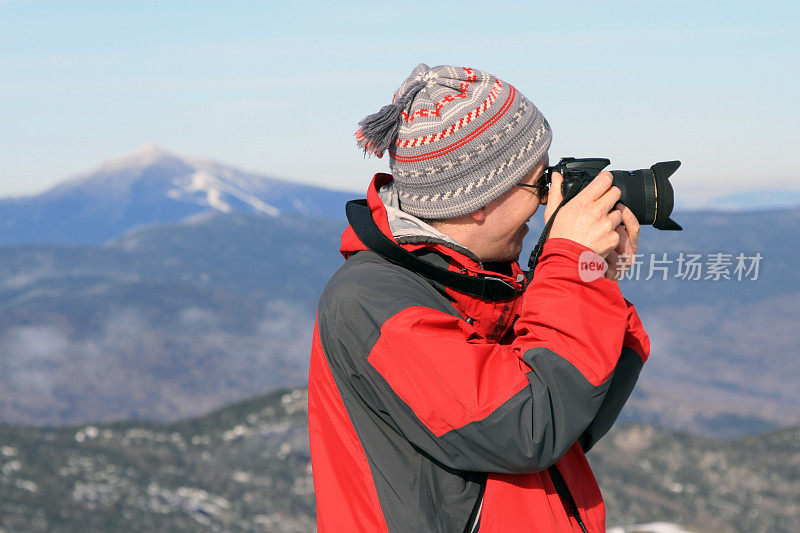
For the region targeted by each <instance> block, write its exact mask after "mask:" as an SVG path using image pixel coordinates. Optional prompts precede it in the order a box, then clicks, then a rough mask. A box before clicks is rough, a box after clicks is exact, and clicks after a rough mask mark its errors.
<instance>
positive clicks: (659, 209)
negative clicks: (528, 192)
mask: <svg viewBox="0 0 800 533" xmlns="http://www.w3.org/2000/svg"><path fill="white" fill-rule="evenodd" d="M609 164H611V161H609V160H608V159H604V158H583V159H577V158H574V157H564V158H562V159H561V161H559V162H558V164H557V165H553V166H551V167H548V168H547V170H546V171H545V175H544V176H543V180H544V181H543V185H546V186H549V185H550V176H551V173H552V172H558V173H559V174H561V175H562V176H563V177H564V181H563V183H562V185H561V193H562V195H563V197H564V201H569V199H571V198H572V197H574V196H575V195H576V194H578V192H580V191H581V190H582V189H583V188H584V187H586V186H587V185H588V184H589V183H590V182H591V181H592V180H593V179H594V178H595V177H596V176H597V175H598V174H599V173H600V172H601V171H602V170H603V169H604V168H606V167H607V166H608V165H609ZM679 166H681V162H680V161H662V162H660V163H656V164H654V165H653V166H652V167H650V168H646V169H640V170H612V171H611V175H612V176H614V181H613V185H614V186H615V187H619V190H620V191H621V192H622V196H620V199H619V202H620V203H622V204H623V205H626V206H627V207H628V208H629V209H630V210H631V211H632V212H633V214H634V215H635V216H636V219H637V220H638V221H639V223H640V224H642V225H652V226H653V227H654V228H656V229H660V230H682V229H683V228H682V227H681V226H680V225H679V224H678V223H677V222H675V221H674V220H672V219H671V218H670V215H671V214H672V208H673V207H674V197H673V190H672V184H671V183H670V182H669V177H670V176H671V175H672V174H673V173H674V172H675V171H676V170H677V169H678V167H679Z"/></svg>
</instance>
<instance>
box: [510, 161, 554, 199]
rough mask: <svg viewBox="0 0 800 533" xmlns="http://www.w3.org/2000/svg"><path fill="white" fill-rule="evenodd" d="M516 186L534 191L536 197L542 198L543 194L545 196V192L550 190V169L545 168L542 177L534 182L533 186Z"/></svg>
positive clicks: (521, 184) (519, 184) (524, 184)
mask: <svg viewBox="0 0 800 533" xmlns="http://www.w3.org/2000/svg"><path fill="white" fill-rule="evenodd" d="M517 186H519V187H526V188H528V189H533V190H534V191H536V196H538V197H539V198H542V197H543V196H544V195H545V194H547V191H548V190H550V167H547V168H546V169H545V170H544V172H543V173H542V176H541V177H540V178H539V179H538V180H536V183H534V184H533V185H528V184H527V183H517Z"/></svg>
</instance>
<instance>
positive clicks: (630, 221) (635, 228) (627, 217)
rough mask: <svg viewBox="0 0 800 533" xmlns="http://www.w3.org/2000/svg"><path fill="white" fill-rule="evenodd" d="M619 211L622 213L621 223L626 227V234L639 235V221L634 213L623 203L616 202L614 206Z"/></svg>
mask: <svg viewBox="0 0 800 533" xmlns="http://www.w3.org/2000/svg"><path fill="white" fill-rule="evenodd" d="M616 208H617V209H618V210H619V211H620V213H622V223H623V224H625V227H626V228H627V229H628V234H629V235H631V236H632V237H633V236H638V235H639V229H640V226H639V221H638V220H637V219H636V215H634V214H633V211H631V209H630V208H629V207H628V206H627V205H624V204H617V207H616Z"/></svg>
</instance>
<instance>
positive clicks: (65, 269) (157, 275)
mask: <svg viewBox="0 0 800 533" xmlns="http://www.w3.org/2000/svg"><path fill="white" fill-rule="evenodd" d="M676 219H677V220H678V221H679V222H680V223H681V224H683V225H684V226H685V227H686V230H685V231H683V232H657V231H654V230H652V228H650V229H646V230H644V231H643V233H642V238H641V245H640V251H641V252H642V253H644V254H651V253H655V254H656V257H657V258H660V257H661V254H664V253H665V254H667V256H668V259H669V260H672V261H673V263H672V264H671V265H670V267H669V268H670V270H669V272H668V274H669V275H668V278H669V279H668V280H666V281H662V280H661V279H660V278H661V276H660V274H659V273H656V274H655V275H654V277H653V279H650V280H649V281H648V280H646V279H645V278H646V277H647V275H648V271H647V266H648V263H647V259H645V260H643V261H642V263H643V265H642V268H643V270H642V272H641V276H640V279H639V280H638V281H637V280H627V281H623V282H622V290H623V294H624V295H625V296H626V297H627V298H628V299H629V300H630V301H632V302H633V303H634V304H635V305H636V307H637V309H638V310H639V312H640V315H641V317H642V320H643V322H644V325H645V327H646V329H647V331H648V332H649V333H650V337H651V340H652V355H651V358H650V360H649V361H648V363H647V365H646V366H645V369H644V371H643V373H642V377H641V379H640V383H639V386H638V387H637V389H636V391H635V392H634V396H633V398H632V400H631V401H630V402H629V404H628V406H627V407H626V409H625V410H624V411H623V415H622V418H623V420H624V421H625V422H628V423H631V422H645V423H650V424H656V425H663V426H667V427H671V428H675V429H681V430H686V431H691V432H693V433H696V434H702V435H709V436H718V437H729V436H736V435H743V434H748V433H758V432H763V431H766V430H769V429H773V428H779V427H785V426H789V425H795V424H800V396H798V395H797V393H796V385H795V384H796V383H797V382H798V381H800V357H798V355H800V328H797V324H798V321H800V304H798V302H800V270H798V269H797V268H796V265H797V264H798V263H800V250H798V249H797V247H795V246H791V245H790V243H794V242H800V209H794V210H775V211H768V212H762V213H720V212H692V213H679V214H678V215H677V216H676ZM343 227H344V223H343V222H333V221H326V220H324V219H311V218H307V217H303V216H299V215H297V216H283V217H270V216H261V215H255V214H245V213H231V214H225V213H219V212H206V213H203V214H199V215H195V216H193V217H190V218H189V219H187V220H186V221H184V222H182V223H173V224H166V225H160V226H151V227H146V228H141V229H137V230H133V231H131V232H129V233H127V234H125V235H124V236H122V237H119V238H117V239H114V240H113V241H111V242H110V243H109V244H108V245H106V246H103V247H96V246H46V245H37V246H6V247H0V346H2V348H3V349H2V351H0V420H2V421H5V422H11V423H20V424H63V423H81V422H87V421H102V420H104V421H108V420H119V419H127V418H133V419H155V420H160V421H172V420H176V419H179V418H184V417H188V416H197V415H200V414H202V413H204V412H208V411H209V410H211V409H214V408H217V407H219V406H221V405H225V404H227V403H230V402H232V401H236V400H240V399H242V398H246V397H249V396H253V395H255V394H259V393H263V392H267V391H269V390H273V389H275V388H278V387H284V386H295V385H303V384H305V382H306V376H307V371H308V349H309V344H310V338H311V328H312V326H313V319H314V310H315V305H316V302H317V299H318V296H319V294H320V292H321V291H322V287H323V286H324V284H325V283H326V282H327V280H328V278H329V277H330V276H331V274H332V273H333V272H334V271H335V270H336V269H337V268H339V266H340V265H341V263H342V258H341V256H340V255H339V254H338V252H337V250H338V246H339V236H340V233H341V230H342V229H343ZM537 233H538V232H537V231H536V229H532V231H531V234H532V235H533V237H535V236H536V234H537ZM681 252H684V253H692V252H696V253H698V254H707V253H711V252H726V253H731V254H736V253H738V252H746V253H747V254H754V253H761V254H762V255H763V261H762V263H761V268H760V272H759V276H758V279H757V280H745V279H743V280H741V281H737V280H736V279H735V276H734V277H733V279H729V280H724V279H721V280H719V281H713V280H702V279H701V280H698V281H693V280H684V279H679V278H676V277H675V274H676V272H677V267H676V265H675V263H674V261H675V259H676V257H677V256H678V254H679V253H681ZM704 260H705V258H704ZM703 275H705V271H704V272H703Z"/></svg>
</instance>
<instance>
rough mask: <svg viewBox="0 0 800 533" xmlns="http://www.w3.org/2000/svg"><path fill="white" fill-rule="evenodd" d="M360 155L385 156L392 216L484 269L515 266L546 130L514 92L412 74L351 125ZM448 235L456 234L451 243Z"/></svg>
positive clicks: (467, 73)
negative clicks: (426, 225)
mask: <svg viewBox="0 0 800 533" xmlns="http://www.w3.org/2000/svg"><path fill="white" fill-rule="evenodd" d="M360 126H361V128H360V129H359V130H358V132H356V137H357V140H358V144H359V146H361V147H362V148H363V149H364V150H365V152H367V153H374V154H376V155H378V156H379V157H380V156H382V155H383V152H384V151H385V150H388V151H389V155H390V167H391V169H392V175H393V177H394V185H395V187H396V189H397V192H398V194H399V199H400V208H401V209H402V210H403V211H405V212H407V213H409V214H411V215H414V216H417V217H419V218H422V219H425V220H427V221H435V222H434V224H435V225H436V227H437V228H439V229H440V231H442V232H444V233H447V234H449V235H451V236H452V237H453V238H455V239H456V240H458V241H459V242H460V243H462V244H463V245H464V246H467V247H468V248H469V249H470V250H471V251H472V252H473V253H475V254H476V255H477V256H478V257H479V258H481V259H482V260H484V261H505V260H512V259H516V258H517V257H518V255H519V252H520V250H521V242H522V237H523V236H524V235H525V233H526V232H527V227H526V226H525V222H527V220H528V219H529V218H530V217H531V216H532V215H533V213H534V212H535V211H536V209H537V208H538V206H539V203H540V198H539V197H538V195H537V193H536V191H535V190H533V189H530V188H526V187H516V185H517V184H520V183H522V184H533V183H534V182H535V181H536V180H537V179H539V177H540V176H541V174H542V172H543V170H544V169H545V168H546V167H547V164H548V163H547V150H548V148H549V146H550V142H551V139H552V131H551V129H550V125H549V124H548V122H547V120H546V119H545V118H544V116H543V115H542V113H541V112H540V111H539V110H538V109H537V108H536V106H535V105H533V103H531V102H530V101H529V100H528V99H527V98H525V97H524V96H523V95H522V94H521V93H519V91H517V90H516V89H515V88H514V87H513V86H511V85H509V84H508V83H505V82H503V81H501V80H498V79H497V78H495V77H494V76H492V75H490V74H487V73H485V72H482V71H479V70H475V69H470V68H463V67H452V66H438V67H433V68H429V67H428V66H427V65H424V64H420V65H418V66H417V67H416V68H415V69H414V70H413V72H412V73H411V75H410V76H409V77H408V78H407V79H406V80H405V81H404V82H403V83H402V84H401V86H400V88H399V89H398V90H397V92H396V93H395V97H394V103H393V104H391V105H388V106H384V107H383V108H382V109H381V110H380V111H379V112H378V113H375V114H373V115H370V116H368V117H366V118H365V119H364V120H362V121H361V122H360ZM452 232H456V233H457V234H453V233H452Z"/></svg>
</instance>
